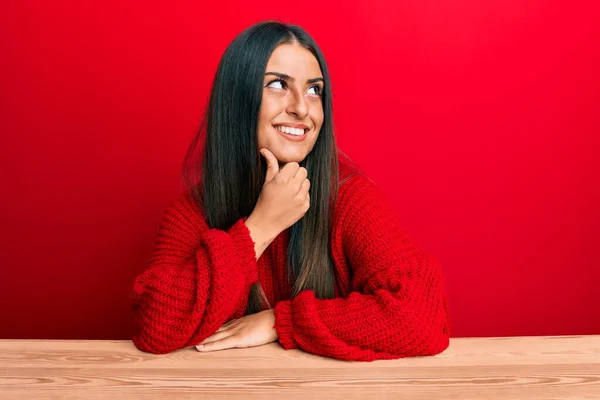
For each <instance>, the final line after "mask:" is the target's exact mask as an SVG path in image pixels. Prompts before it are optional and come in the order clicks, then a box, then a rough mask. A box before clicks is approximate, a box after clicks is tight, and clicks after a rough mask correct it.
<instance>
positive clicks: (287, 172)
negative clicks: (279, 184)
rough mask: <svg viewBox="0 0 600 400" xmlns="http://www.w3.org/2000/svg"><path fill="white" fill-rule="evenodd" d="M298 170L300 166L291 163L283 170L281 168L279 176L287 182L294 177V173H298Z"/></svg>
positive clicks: (293, 162)
mask: <svg viewBox="0 0 600 400" xmlns="http://www.w3.org/2000/svg"><path fill="white" fill-rule="evenodd" d="M299 169H300V164H298V163H297V162H295V161H292V162H289V163H287V164H285V165H284V166H283V168H281V170H280V171H279V175H280V176H281V177H282V178H283V179H284V180H289V179H291V178H293V177H294V175H296V173H297V172H298V170H299Z"/></svg>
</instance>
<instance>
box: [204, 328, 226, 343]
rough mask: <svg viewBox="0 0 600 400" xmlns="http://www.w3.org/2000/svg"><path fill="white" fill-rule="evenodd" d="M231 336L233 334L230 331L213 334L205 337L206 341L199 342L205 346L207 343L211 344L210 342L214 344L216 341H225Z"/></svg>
mask: <svg viewBox="0 0 600 400" xmlns="http://www.w3.org/2000/svg"><path fill="white" fill-rule="evenodd" d="M233 334H234V332H233V331H230V330H225V331H220V332H215V333H213V334H212V335H210V336H209V337H207V338H206V339H204V340H203V341H202V342H200V344H203V345H207V344H208V343H212V342H216V341H217V340H222V339H225V338H226V337H229V336H231V335H233Z"/></svg>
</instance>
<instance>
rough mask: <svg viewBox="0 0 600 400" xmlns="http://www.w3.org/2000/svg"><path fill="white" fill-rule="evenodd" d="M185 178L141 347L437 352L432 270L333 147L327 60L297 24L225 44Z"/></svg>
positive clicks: (264, 28) (154, 268)
mask: <svg viewBox="0 0 600 400" xmlns="http://www.w3.org/2000/svg"><path fill="white" fill-rule="evenodd" d="M204 131H205V134H206V136H205V137H202V140H201V138H200V136H201V135H202V132H204ZM197 150H199V151H197ZM199 172H201V173H199ZM184 178H185V182H186V185H187V188H188V190H186V192H185V193H183V194H182V195H181V196H180V197H179V198H178V199H176V200H175V201H174V202H173V203H172V204H171V206H170V207H169V208H168V210H167V211H166V213H165V216H164V219H163V221H162V223H161V226H160V229H159V234H158V239H157V243H156V247H155V251H154V253H153V255H152V257H151V259H150V263H149V266H148V268H147V269H146V270H145V271H144V272H143V273H141V274H140V275H139V276H138V277H137V278H136V279H135V282H134V288H133V311H134V317H135V318H134V319H135V333H134V336H133V342H134V343H135V345H136V346H137V347H138V348H139V349H140V350H143V351H147V352H152V353H168V352H171V351H173V350H176V349H180V348H184V347H191V346H196V348H197V349H198V350H199V351H214V350H221V349H227V348H236V347H238V348H240V347H251V346H259V345H263V344H266V343H270V342H274V341H277V340H278V341H279V343H280V344H281V345H282V346H283V347H284V348H285V349H292V348H300V349H303V350H305V351H308V352H311V353H313V354H318V355H322V356H327V357H334V358H338V359H344V360H356V361H371V360H376V359H394V358H400V357H408V356H423V355H434V354H437V353H440V352H442V351H443V350H444V349H446V348H447V347H448V344H449V329H450V328H449V318H448V311H447V304H446V297H445V294H444V288H443V276H442V271H441V269H440V267H439V265H438V263H437V262H436V260H435V259H433V258H432V257H430V256H428V255H426V254H424V253H422V252H420V251H419V250H418V249H417V248H416V247H415V245H414V244H413V243H412V242H411V241H410V240H409V239H408V238H407V236H406V235H405V233H403V232H402V230H401V229H400V228H399V225H398V223H397V221H396V219H395V214H394V211H393V210H392V208H391V207H390V206H389V204H388V203H387V201H386V199H385V197H384V196H383V195H382V193H381V192H380V191H379V190H378V189H377V187H376V186H375V185H374V184H373V182H371V181H370V180H369V179H368V178H366V177H365V176H363V175H362V174H361V173H360V171H358V169H357V168H356V167H355V166H353V164H352V162H351V161H350V160H349V159H348V158H347V157H346V156H344V155H343V153H341V152H340V151H339V150H338V149H337V148H336V143H335V138H334V132H333V119H332V104H331V86H330V79H329V74H328V71H327V66H326V64H325V59H324V57H323V54H322V53H321V51H320V49H319V47H318V46H317V44H316V43H315V42H314V40H313V39H312V38H311V37H310V36H309V35H308V34H307V33H306V32H305V31H304V30H302V29H301V28H300V27H298V26H293V25H285V24H281V23H277V22H264V23H259V24H256V25H254V26H251V27H250V28H248V29H246V30H245V31H244V32H242V33H241V34H240V35H239V36H238V37H237V38H235V40H234V41H233V42H232V43H231V44H230V45H229V47H228V48H227V50H226V52H225V53H224V55H223V57H222V60H221V62H220V64H219V67H218V70H217V73H216V76H215V80H214V84H213V89H212V93H211V97H210V101H209V105H208V109H207V112H206V117H205V124H203V128H202V129H200V130H199V133H198V136H197V137H196V138H195V139H194V141H193V143H192V145H191V146H190V149H189V150H188V153H187V156H186V162H185V168H184Z"/></svg>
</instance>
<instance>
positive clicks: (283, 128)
mask: <svg viewBox="0 0 600 400" xmlns="http://www.w3.org/2000/svg"><path fill="white" fill-rule="evenodd" d="M275 128H276V129H278V130H280V131H281V132H285V133H289V134H290V135H295V136H302V135H304V129H298V128H290V127H289V126H282V125H279V126H276V127H275Z"/></svg>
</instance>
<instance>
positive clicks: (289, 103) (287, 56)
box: [258, 44, 323, 166]
mask: <svg viewBox="0 0 600 400" xmlns="http://www.w3.org/2000/svg"><path fill="white" fill-rule="evenodd" d="M322 92H323V75H322V74H321V68H320V67H319V62H318V61H317V59H316V58H315V57H314V56H313V54H312V53H311V52H310V51H309V50H307V49H306V48H304V47H302V46H300V45H298V44H282V45H280V46H278V47H277V48H276V49H275V50H274V51H273V54H271V58H269V61H268V62H267V69H266V71H265V76H264V81H263V95H262V103H261V105H260V113H259V118H258V149H261V148H267V149H269V150H270V151H271V152H272V153H273V155H275V157H277V159H278V160H279V164H280V165H281V166H283V165H284V164H286V163H288V162H292V161H296V162H300V161H302V160H304V158H305V157H306V155H307V154H308V153H310V151H311V150H312V149H313V147H314V145H315V142H316V141H317V137H318V135H319V131H320V130H321V125H323V104H322V102H321V93H322Z"/></svg>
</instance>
